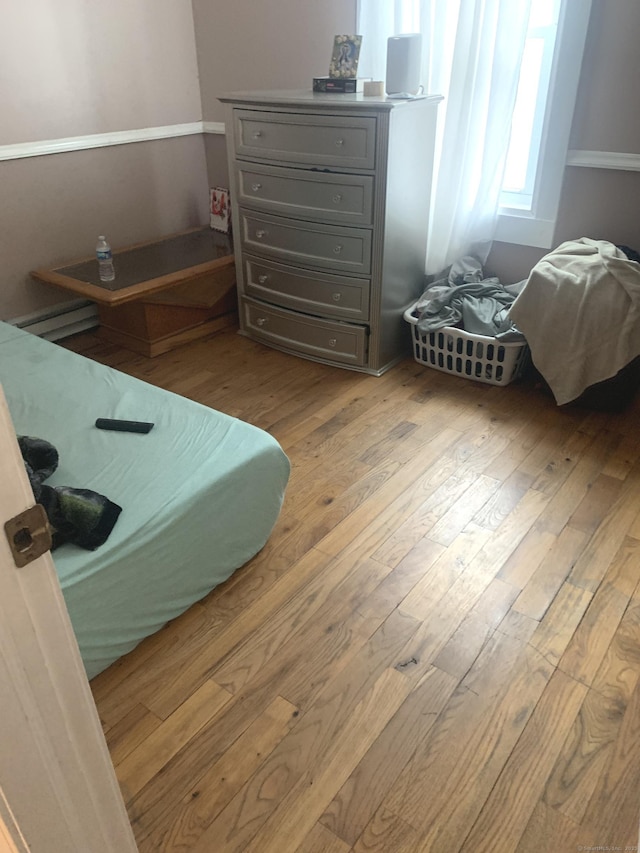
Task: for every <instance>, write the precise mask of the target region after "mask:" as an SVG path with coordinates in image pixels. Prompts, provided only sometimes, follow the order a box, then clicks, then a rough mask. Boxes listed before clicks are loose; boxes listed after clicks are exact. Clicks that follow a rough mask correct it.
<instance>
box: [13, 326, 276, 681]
mask: <svg viewBox="0 0 640 853" xmlns="http://www.w3.org/2000/svg"><path fill="white" fill-rule="evenodd" d="M0 384H1V385H2V386H3V389H4V393H5V395H6V398H7V402H8V405H9V410H10V412H11V416H12V418H13V422H14V426H15V429H16V432H17V433H18V434H19V435H32V436H38V437H40V438H44V439H46V440H47V441H50V442H51V443H52V444H54V445H55V447H56V448H57V450H58V452H59V455H60V464H59V467H58V469H57V471H56V472H55V473H54V474H53V476H52V477H51V478H50V479H49V480H48V481H47V483H48V484H49V485H64V486H74V487H82V488H86V489H92V490H95V491H97V492H99V493H101V494H103V495H106V496H107V497H108V498H109V499H110V500H112V501H114V502H115V503H117V504H119V505H120V506H121V507H122V508H123V510H122V513H121V514H120V517H119V518H118V521H117V522H116V524H115V527H114V528H113V530H112V532H111V534H110V536H109V538H108V539H107V541H106V542H105V543H104V544H103V545H101V546H100V547H99V548H98V549H96V550H95V551H87V550H83V549H81V548H79V547H77V546H75V545H71V544H64V545H62V546H61V547H60V548H58V549H56V550H55V551H54V553H53V559H54V563H55V566H56V570H57V572H58V576H59V578H60V583H61V586H62V591H63V594H64V597H65V601H66V604H67V607H68V610H69V615H70V617H71V622H72V625H73V628H74V631H75V633H76V637H77V639H78V644H79V646H80V652H81V654H82V659H83V661H84V664H85V668H86V670H87V675H88V677H89V678H93V677H94V676H95V675H97V674H98V673H99V672H101V671H102V670H104V669H106V668H107V667H108V666H109V665H110V664H111V663H113V661H115V660H117V659H118V658H119V657H121V656H122V655H124V654H126V653H127V652H129V651H130V650H131V649H133V648H134V647H135V646H136V645H137V644H138V643H139V642H140V641H141V640H143V639H144V638H145V637H147V636H149V635H150V634H152V633H154V632H155V631H157V630H158V629H159V628H160V627H162V626H163V625H164V624H165V623H166V622H168V621H169V620H170V619H173V618H175V617H176V616H178V615H179V614H180V613H182V612H183V611H184V610H186V609H187V608H188V607H189V606H190V605H191V604H193V603H194V602H196V601H198V600H199V599H201V598H202V597H203V596H205V595H206V594H207V593H208V592H209V591H210V590H212V589H213V588H214V587H216V586H217V585H218V584H220V583H222V582H223V581H225V580H226V579H227V578H228V577H230V575H231V574H232V573H233V572H234V571H235V570H236V569H238V568H239V567H240V566H242V565H244V564H245V563H246V562H247V561H248V560H250V559H251V557H253V556H254V555H255V554H256V553H257V552H258V551H259V550H260V549H261V548H262V546H263V545H264V544H265V542H266V540H267V539H268V537H269V535H270V533H271V531H272V529H273V526H274V524H275V522H276V520H277V517H278V514H279V511H280V507H281V505H282V500H283V497H284V491H285V487H286V484H287V480H288V476H289V461H288V459H287V457H286V456H285V454H284V453H283V451H282V449H281V448H280V446H279V444H278V443H277V441H276V440H275V439H274V438H272V437H271V436H270V435H268V434H267V433H266V432H264V431H262V430H260V429H258V428H257V427H254V426H251V425H250V424H247V423H244V422H242V421H239V420H237V419H236V418H232V417H230V416H228V415H225V414H222V413H220V412H216V411H214V410H212V409H209V408H207V407H205V406H202V405H200V404H198V403H195V402H193V401H191V400H187V399H185V398H183V397H180V396H178V395H176V394H172V393H170V392H168V391H164V390H161V389H159V388H155V387H153V386H151V385H149V384H147V383H145V382H142V381H140V380H138V379H134V378H132V377H130V376H127V375H125V374H123V373H120V372H119V371H117V370H114V369H112V368H109V367H105V366H103V365H100V364H97V363H95V362H92V361H90V360H89V359H86V358H84V357H82V356H79V355H77V354H75V353H71V352H69V351H67V350H65V349H63V348H62V347H59V346H57V345H56V344H52V343H49V342H48V341H44V340H41V339H40V338H37V337H35V336H33V335H31V334H29V333H27V332H24V331H22V330H20V329H17V328H15V327H13V326H11V325H9V324H6V323H0ZM97 417H106V418H123V419H129V420H143V421H152V422H154V423H155V426H154V428H153V429H152V430H151V432H149V433H148V434H147V435H141V434H134V433H124V432H107V431H102V430H98V429H96V428H95V426H94V423H95V420H96V418H97Z"/></svg>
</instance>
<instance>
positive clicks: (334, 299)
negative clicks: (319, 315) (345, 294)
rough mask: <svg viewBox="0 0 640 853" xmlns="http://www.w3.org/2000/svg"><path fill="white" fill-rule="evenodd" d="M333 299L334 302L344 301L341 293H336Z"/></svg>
mask: <svg viewBox="0 0 640 853" xmlns="http://www.w3.org/2000/svg"><path fill="white" fill-rule="evenodd" d="M331 298H332V299H333V301H334V302H340V300H341V299H342V294H341V293H334V294H333V296H332V297H331Z"/></svg>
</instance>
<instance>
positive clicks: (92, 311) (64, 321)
mask: <svg viewBox="0 0 640 853" xmlns="http://www.w3.org/2000/svg"><path fill="white" fill-rule="evenodd" d="M7 322H8V323H10V324H11V325H12V326H17V327H18V328H19V329H24V330H25V332H31V334H32V335H37V336H38V337H39V338H45V339H46V340H47V341H58V340H60V339H61V338H67V337H69V335H75V334H77V333H78V332H86V331H87V330H88V329H95V327H96V326H97V325H98V324H99V321H98V309H97V306H96V305H94V303H93V302H88V301H87V300H86V299H75V300H74V301H73V302H66V303H65V304H64V305H54V306H53V307H52V308H47V309H45V310H43V311H35V312H34V313H33V314H27V315H26V316H25V317H16V319H15V320H8V321H7Z"/></svg>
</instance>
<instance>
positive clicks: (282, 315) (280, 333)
mask: <svg viewBox="0 0 640 853" xmlns="http://www.w3.org/2000/svg"><path fill="white" fill-rule="evenodd" d="M242 310H243V318H244V327H245V331H247V332H249V333H250V334H251V337H253V338H257V339H261V340H264V342H265V343H270V344H273V345H274V346H279V347H282V348H284V349H292V350H295V351H296V352H302V353H305V354H306V355H308V356H311V357H313V358H319V359H323V360H326V359H329V360H330V361H337V362H340V363H341V364H353V365H364V364H365V362H366V358H367V330H366V328H365V327H364V326H352V325H350V324H348V323H336V322H333V321H331V320H321V319H319V318H316V317H309V316H307V315H306V314H298V313H296V312H295V311H287V310H286V309H284V308H274V307H273V306H271V305H263V304H261V303H259V302H253V301H251V300H249V299H244V300H243V303H242Z"/></svg>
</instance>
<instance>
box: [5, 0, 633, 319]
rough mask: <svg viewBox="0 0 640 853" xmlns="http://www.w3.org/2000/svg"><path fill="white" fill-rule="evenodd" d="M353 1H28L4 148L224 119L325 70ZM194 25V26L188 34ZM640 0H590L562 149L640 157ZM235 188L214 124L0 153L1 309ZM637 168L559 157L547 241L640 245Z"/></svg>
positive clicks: (351, 24)
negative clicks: (222, 99) (98, 240)
mask: <svg viewBox="0 0 640 853" xmlns="http://www.w3.org/2000/svg"><path fill="white" fill-rule="evenodd" d="M355 20H356V2H355V0H327V2H325V3H312V2H310V0H271V2H270V3H268V4H261V3H255V2H254V0H235V2H233V3H222V2H219V0H193V4H191V2H190V0H136V2H135V3H131V2H130V0H111V2H110V3H109V4H108V6H106V7H105V6H104V5H99V4H98V5H95V7H94V4H93V3H87V2H85V0H57V2H56V3H55V4H52V3H51V2H50V0H25V2H23V3H20V4H18V3H15V4H9V3H5V4H4V8H3V27H2V29H1V30H0V116H2V121H1V123H0V146H1V145H7V144H11V143H19V142H30V141H36V140H42V139H52V138H57V137H61V136H62V137H66V136H76V135H83V134H91V133H99V132H105V131H113V130H127V129H132V128H144V127H154V126H160V125H166V124H174V123H182V122H192V121H198V120H199V119H200V118H204V119H205V121H213V122H221V121H224V119H225V112H224V108H223V106H222V104H220V103H219V101H218V100H217V98H218V96H219V95H221V94H223V93H225V92H229V91H233V90H238V89H254V88H306V87H308V86H309V85H310V80H311V78H312V77H313V76H314V75H317V74H325V73H327V67H328V63H329V56H330V53H331V47H332V43H333V36H334V35H335V34H336V33H341V32H344V33H347V32H354V30H355ZM194 30H195V37H194ZM638 33H640V3H637V0H593V14H592V20H591V24H590V29H589V36H588V41H587V47H586V53H585V59H584V63H583V71H582V76H581V84H580V90H579V93H578V103H577V107H576V112H575V116H574V122H573V130H572V138H571V147H572V148H577V149H587V150H601V151H619V152H625V153H635V154H640V112H639V111H638V110H637V109H636V104H637V91H636V90H637V81H638V80H639V79H640V51H638V50H637V48H636V39H637V35H638ZM209 185H222V186H226V185H228V177H227V167H226V149H225V141H224V137H222V136H216V135H207V136H206V137H205V138H204V141H203V140H202V139H201V138H200V137H182V138H177V139H173V140H164V141H155V142H145V143H137V144H131V145H124V146H117V147H111V148H103V149H96V150H94V151H82V152H74V153H66V154H56V155H49V156H46V157H38V158H29V159H24V160H13V161H4V162H0V197H1V198H2V201H3V204H2V206H1V207H0V262H1V267H0V318H2V319H8V318H12V317H15V316H19V315H22V314H26V313H29V312H31V311H33V310H35V309H38V308H41V307H43V306H46V305H48V304H51V303H53V302H58V301H60V300H61V299H62V298H63V296H62V295H61V294H58V293H57V292H56V291H54V290H53V289H48V288H47V287H46V286H44V285H37V284H35V283H33V282H31V281H30V279H29V276H28V271H29V270H30V269H32V268H34V267H37V266H51V265H55V264H59V263H64V262H66V261H68V260H69V259H71V258H74V257H78V256H81V255H84V254H89V253H91V252H92V251H93V244H94V240H95V237H96V235H97V234H98V233H99V232H100V233H102V232H106V233H107V234H108V236H109V238H110V239H111V242H112V243H113V245H114V246H116V247H117V246H121V245H126V244H127V243H131V242H136V241H138V240H143V239H151V238H154V237H158V236H161V235H163V234H166V233H171V232H172V231H177V230H181V229H182V228H186V227H189V226H191V225H196V224H199V223H202V222H204V221H206V206H207V192H206V191H207V186H209ZM639 197H640V173H636V172H621V171H613V170H604V169H587V168H581V167H573V166H570V167H567V169H566V173H565V180H564V184H563V190H562V197H561V205H560V212H559V218H558V225H557V229H556V234H555V238H554V244H557V243H559V242H561V241H562V240H565V239H570V238H572V237H580V236H590V237H594V238H602V239H608V240H611V241H612V242H616V243H626V244H628V245H632V246H634V247H636V248H637V247H638V246H640V225H639V224H638V218H637V199H638V198H639ZM543 254H544V251H543V250H538V249H532V248H530V247H519V246H513V245H508V244H501V243H496V244H495V246H494V249H493V251H492V253H491V256H490V258H489V262H488V266H490V267H491V270H492V271H493V272H495V273H497V274H498V275H500V277H501V278H502V279H503V280H504V281H517V280H519V279H521V278H524V277H525V276H526V275H527V273H528V271H529V270H530V268H531V266H532V265H533V264H534V263H535V262H536V261H537V260H538V259H539V258H540V257H541V256H542V255H543Z"/></svg>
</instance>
